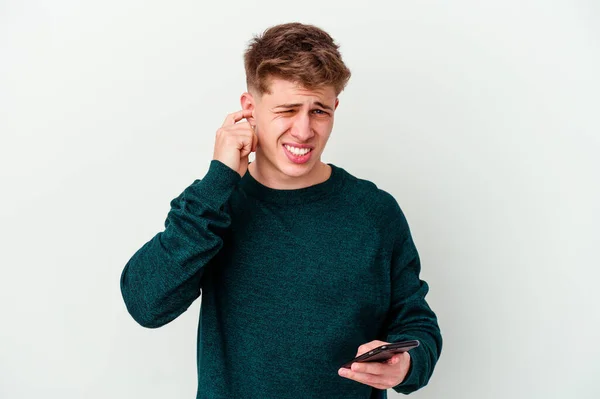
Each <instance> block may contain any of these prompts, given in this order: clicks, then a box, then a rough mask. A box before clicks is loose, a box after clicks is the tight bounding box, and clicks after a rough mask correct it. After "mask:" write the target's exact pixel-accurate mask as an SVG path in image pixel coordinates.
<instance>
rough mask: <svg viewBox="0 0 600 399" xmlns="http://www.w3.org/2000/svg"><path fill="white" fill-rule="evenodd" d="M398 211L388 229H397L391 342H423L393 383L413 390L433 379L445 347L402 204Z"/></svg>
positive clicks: (396, 388) (405, 391) (401, 390)
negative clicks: (421, 274)
mask: <svg viewBox="0 0 600 399" xmlns="http://www.w3.org/2000/svg"><path fill="white" fill-rule="evenodd" d="M396 205H397V204H396ZM396 215H397V216H396V218H395V219H394V220H393V222H392V224H391V225H390V228H389V230H388V231H392V232H394V234H395V239H394V244H393V248H392V256H391V286H392V293H391V295H392V300H391V304H390V309H389V312H388V319H387V320H388V322H387V324H386V325H387V342H398V341H406V340H413V339H417V340H419V342H420V345H419V346H418V347H416V348H414V349H411V350H410V351H409V354H410V356H411V366H410V368H409V371H408V374H407V375H406V378H405V379H404V381H402V382H401V383H400V384H398V385H396V386H394V387H392V389H393V390H394V391H396V392H398V393H403V394H409V393H411V392H414V391H416V390H418V389H420V388H422V387H424V386H425V385H427V383H428V382H429V379H430V377H431V375H432V374H433V370H434V367H435V364H436V363H437V360H438V358H439V357H440V354H441V351H442V335H441V332H440V328H439V326H438V322H437V317H436V314H435V313H434V312H433V311H432V310H431V308H430V307H429V305H428V303H427V301H426V300H425V296H426V295H427V292H428V291H429V286H428V284H427V282H425V281H423V280H421V279H420V276H419V273H420V271H421V263H420V258H419V254H418V252H417V249H416V247H415V244H414V242H413V239H412V236H411V232H410V228H409V226H408V223H407V221H406V218H405V216H404V214H403V213H402V210H400V207H399V206H398V205H397V206H396Z"/></svg>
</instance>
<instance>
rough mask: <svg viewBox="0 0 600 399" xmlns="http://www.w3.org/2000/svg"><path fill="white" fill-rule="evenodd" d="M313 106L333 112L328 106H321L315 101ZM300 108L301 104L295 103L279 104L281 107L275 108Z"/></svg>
mask: <svg viewBox="0 0 600 399" xmlns="http://www.w3.org/2000/svg"><path fill="white" fill-rule="evenodd" d="M315 104H316V105H318V106H319V107H321V108H325V109H328V110H330V111H333V108H331V107H330V106H329V105H325V104H323V103H322V102H320V101H316V102H315ZM301 106H302V104H301V103H296V104H281V105H278V106H276V107H275V108H296V107H301Z"/></svg>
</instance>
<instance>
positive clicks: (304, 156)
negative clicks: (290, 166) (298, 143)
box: [283, 144, 313, 163]
mask: <svg viewBox="0 0 600 399" xmlns="http://www.w3.org/2000/svg"><path fill="white" fill-rule="evenodd" d="M283 151H284V152H285V154H286V155H287V157H288V158H289V159H290V160H291V161H292V162H294V163H305V162H307V161H308V160H309V159H310V157H311V154H312V152H313V149H312V148H306V149H300V148H294V147H291V146H289V145H285V144H284V145H283Z"/></svg>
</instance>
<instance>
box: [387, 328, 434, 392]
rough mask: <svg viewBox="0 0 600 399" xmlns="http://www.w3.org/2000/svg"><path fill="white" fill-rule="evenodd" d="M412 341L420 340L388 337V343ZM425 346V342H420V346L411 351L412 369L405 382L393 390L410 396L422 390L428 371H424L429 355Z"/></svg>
mask: <svg viewBox="0 0 600 399" xmlns="http://www.w3.org/2000/svg"><path fill="white" fill-rule="evenodd" d="M412 339H419V338H417V337H410V336H402V337H397V336H396V337H394V336H390V337H388V339H387V341H388V342H399V341H407V340H412ZM425 350H426V349H425V346H424V344H423V341H421V340H420V345H419V346H417V347H416V348H413V349H411V350H410V351H409V354H410V368H409V369H408V373H407V374H406V377H404V381H402V382H401V383H400V384H398V385H396V386H393V387H392V389H393V390H394V391H396V392H398V393H403V394H409V393H411V392H414V391H416V390H418V389H420V388H421V381H423V376H424V373H426V372H427V370H424V369H423V367H424V366H425V365H426V364H427V363H426V362H427V358H426V356H427V353H426V352H425Z"/></svg>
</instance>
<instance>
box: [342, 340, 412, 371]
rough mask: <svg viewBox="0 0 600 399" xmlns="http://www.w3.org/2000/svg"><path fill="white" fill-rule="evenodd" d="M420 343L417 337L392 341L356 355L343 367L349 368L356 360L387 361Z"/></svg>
mask: <svg viewBox="0 0 600 399" xmlns="http://www.w3.org/2000/svg"><path fill="white" fill-rule="evenodd" d="M419 345H420V342H419V341H418V340H416V339H414V340H410V341H401V342H392V343H389V344H385V345H381V346H378V347H377V348H374V349H371V350H370V351H368V352H365V353H363V354H362V355H360V356H357V357H355V358H354V359H352V360H350V361H349V362H348V363H346V364H344V365H342V367H344V368H347V369H349V368H350V366H351V365H352V363H354V362H385V361H386V360H388V359H390V358H392V357H393V356H394V355H395V354H396V353H402V352H407V351H409V350H411V349H413V348H416V347H417V346H419Z"/></svg>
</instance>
